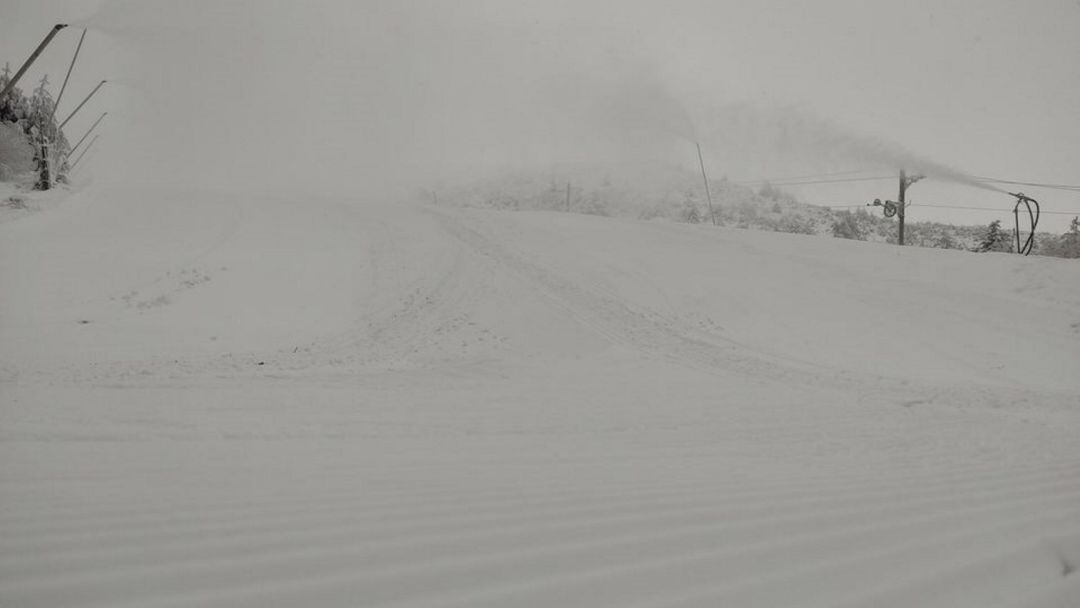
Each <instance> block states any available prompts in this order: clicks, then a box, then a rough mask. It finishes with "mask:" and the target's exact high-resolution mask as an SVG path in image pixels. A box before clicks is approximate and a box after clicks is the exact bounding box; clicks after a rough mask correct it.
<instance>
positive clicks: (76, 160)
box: [68, 135, 101, 172]
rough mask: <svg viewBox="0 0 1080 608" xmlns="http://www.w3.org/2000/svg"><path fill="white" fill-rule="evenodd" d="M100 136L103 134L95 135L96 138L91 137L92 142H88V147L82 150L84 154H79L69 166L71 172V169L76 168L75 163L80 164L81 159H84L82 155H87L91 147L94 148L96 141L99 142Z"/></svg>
mask: <svg viewBox="0 0 1080 608" xmlns="http://www.w3.org/2000/svg"><path fill="white" fill-rule="evenodd" d="M99 137H101V136H100V135H95V136H94V139H91V140H90V143H89V144H87V146H86V149H85V150H83V151H82V154H80V155H79V158H76V159H75V162H73V163H71V166H70V167H68V171H69V172H70V171H74V170H75V165H78V164H79V161H80V160H82V157H83V156H86V153H87V152H89V151H90V148H93V147H94V143H95V142H97V140H98V138H99Z"/></svg>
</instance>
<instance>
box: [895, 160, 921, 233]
mask: <svg viewBox="0 0 1080 608" xmlns="http://www.w3.org/2000/svg"><path fill="white" fill-rule="evenodd" d="M923 177H925V176H923V175H912V176H911V177H908V175H907V172H906V171H904V170H903V169H901V170H900V200H899V201H897V202H898V203H899V204H898V205H897V206H896V216H897V218H898V219H899V220H900V233H899V238H898V239H897V240H898V242H899V243H900V245H903V244H904V211H905V209H906V208H907V203H906V202H905V199H906V198H907V189H908V187H910V186H911V184H914V183H915V182H917V181H919V180H920V179H922V178H923Z"/></svg>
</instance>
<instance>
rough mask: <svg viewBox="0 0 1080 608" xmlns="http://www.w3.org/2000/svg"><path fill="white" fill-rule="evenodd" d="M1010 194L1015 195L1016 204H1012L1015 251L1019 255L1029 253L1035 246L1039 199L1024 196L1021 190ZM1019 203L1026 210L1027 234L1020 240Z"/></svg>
mask: <svg viewBox="0 0 1080 608" xmlns="http://www.w3.org/2000/svg"><path fill="white" fill-rule="evenodd" d="M1009 195H1010V196H1015V197H1016V204H1015V205H1013V222H1014V224H1015V226H1016V253H1019V254H1020V255H1030V254H1031V250H1032V249H1033V248H1034V247H1035V228H1036V227H1037V226H1038V225H1039V201H1037V200H1035V199H1033V198H1031V197H1030V196H1025V195H1024V193H1023V192H1010V193H1009ZM1020 205H1024V207H1025V209H1026V210H1027V216H1028V228H1029V230H1028V236H1027V238H1026V239H1025V240H1024V241H1023V243H1021V242H1020Z"/></svg>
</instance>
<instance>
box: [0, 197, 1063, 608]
mask: <svg viewBox="0 0 1080 608" xmlns="http://www.w3.org/2000/svg"><path fill="white" fill-rule="evenodd" d="M0 281H2V282H3V284H4V285H5V286H6V287H10V289H8V288H5V290H4V292H3V293H2V294H0V370H4V372H3V376H2V377H0V382H2V384H0V606H19V607H24V606H26V607H33V606H48V607H58V606H140V607H142V606H151V607H157V606H162V607H164V606H260V607H264V606H295V605H299V604H303V605H309V606H386V607H390V606H394V607H418V608H419V607H435V606H445V607H450V606H461V607H466V606H468V607H474V606H479V607H482V606H493V607H494V606H589V607H597V606H620V607H641V608H657V607H683V606H687V607H689V606H800V607H802V606H844V607H855V606H875V607H877V606H898V607H900V606H905V607H906V606H980V607H983V606H1028V607H1033V608H1034V607H1050V606H1062V607H1063V606H1076V605H1080V583H1078V581H1080V578H1078V577H1080V574H1077V570H1078V569H1080V444H1078V442H1077V441H1076V436H1077V431H1078V430H1080V425H1078V424H1077V423H1078V421H1080V398H1078V395H1080V384H1078V381H1077V378H1076V375H1075V374H1070V373H1068V371H1069V370H1070V369H1073V368H1075V364H1076V362H1077V361H1078V360H1080V359H1078V355H1080V347H1078V345H1077V343H1078V341H1080V334H1077V333H1075V332H1073V331H1071V330H1070V329H1069V328H1070V323H1076V322H1077V321H1078V320H1080V313H1078V312H1077V311H1078V310H1080V270H1078V269H1077V268H1076V267H1075V264H1072V265H1070V264H1069V263H1067V262H1063V261H1060V260H1045V259H1033V258H1028V259H1021V258H1018V257H1009V256H996V255H970V254H964V253H958V252H949V251H925V250H913V249H911V250H908V249H905V250H899V249H896V248H891V247H885V246H880V245H868V244H863V243H850V242H844V241H832V240H822V239H808V238H806V239H804V238H800V237H792V236H790V235H775V234H761V233H750V232H742V231H734V230H726V229H714V228H712V227H700V226H680V225H672V224H664V223H653V222H627V221H621V220H610V219H604V218H593V217H581V216H572V215H562V214H545V213H498V212H488V211H478V210H462V209H448V208H437V207H424V208H414V207H409V206H401V205H385V204H352V203H350V202H347V201H334V200H325V199H313V200H303V201H295V200H269V199H268V200H254V199H250V198H248V199H235V200H234V199H230V198H228V197H215V196H214V195H201V196H198V197H192V198H191V199H190V200H188V199H187V198H185V195H182V194H173V195H171V196H167V197H165V196H163V197H162V198H161V200H158V199H157V198H155V195H154V193H147V192H142V193H138V192H135V193H133V192H124V191H115V192H113V191H105V192H100V193H96V194H94V193H87V194H84V195H80V196H79V197H78V198H73V199H72V200H69V201H67V202H66V203H65V204H64V205H60V206H57V207H56V208H54V209H51V210H49V211H48V212H43V213H41V214H38V215H34V216H27V217H24V218H21V219H18V220H15V221H11V222H7V223H5V224H3V225H0ZM131 293H136V294H137V295H136V296H132V297H128V298H125V297H123V296H124V295H125V294H131ZM139 302H156V304H153V305H146V306H141V305H139V304H138V303H139ZM80 321H86V322H85V323H82V322H80Z"/></svg>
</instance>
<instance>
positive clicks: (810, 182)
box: [736, 175, 896, 187]
mask: <svg viewBox="0 0 1080 608" xmlns="http://www.w3.org/2000/svg"><path fill="white" fill-rule="evenodd" d="M883 179H896V178H895V177H894V176H892V175H879V176H875V177H846V178H837V179H815V180H805V181H798V182H794V181H792V182H762V185H765V184H768V185H770V186H778V187H784V186H810V185H813V184H839V183H843V182H872V181H879V180H883ZM736 183H740V182H736ZM743 185H746V183H745V182H743Z"/></svg>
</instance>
